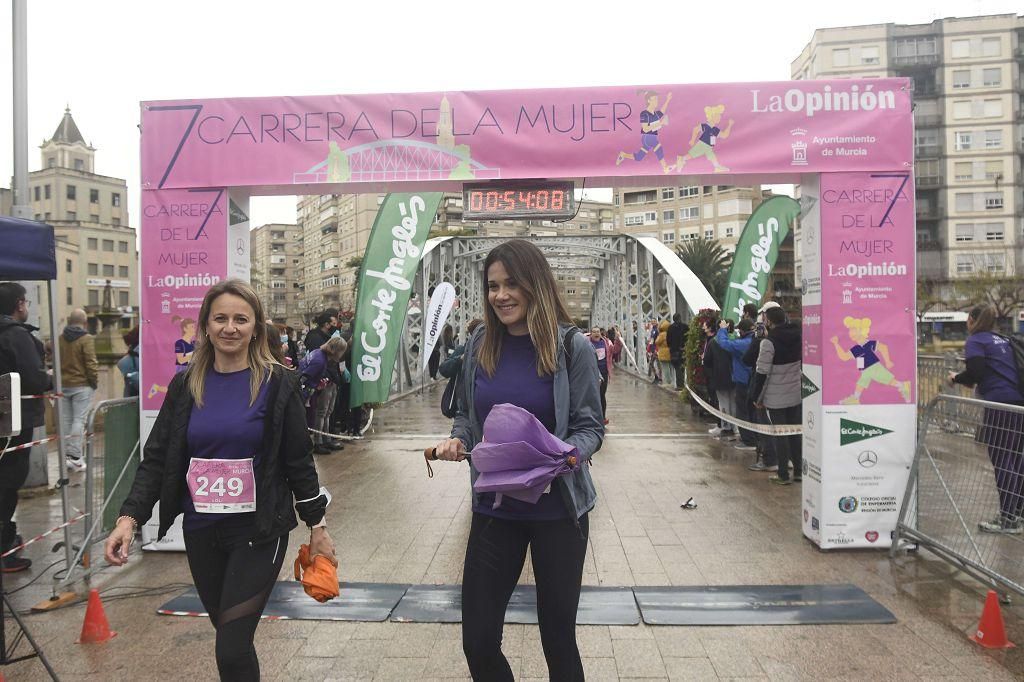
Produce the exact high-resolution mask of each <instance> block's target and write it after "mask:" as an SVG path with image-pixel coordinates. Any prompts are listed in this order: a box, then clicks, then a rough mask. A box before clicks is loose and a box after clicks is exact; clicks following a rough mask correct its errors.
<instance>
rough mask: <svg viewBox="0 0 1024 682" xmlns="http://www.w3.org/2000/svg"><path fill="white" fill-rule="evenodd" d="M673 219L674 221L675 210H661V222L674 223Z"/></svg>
mask: <svg viewBox="0 0 1024 682" xmlns="http://www.w3.org/2000/svg"><path fill="white" fill-rule="evenodd" d="M675 221H676V212H675V211H662V212H661V222H663V223H674V222H675Z"/></svg>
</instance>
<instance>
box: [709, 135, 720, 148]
mask: <svg viewBox="0 0 1024 682" xmlns="http://www.w3.org/2000/svg"><path fill="white" fill-rule="evenodd" d="M717 140H718V136H717V135H712V136H711V137H709V138H708V144H710V145H711V146H712V147H714V146H715V142H716V141H717Z"/></svg>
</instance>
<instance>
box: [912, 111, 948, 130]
mask: <svg viewBox="0 0 1024 682" xmlns="http://www.w3.org/2000/svg"><path fill="white" fill-rule="evenodd" d="M914 123H916V124H917V127H918V128H932V127H934V126H939V125H942V114H919V115H917V116H915V117H914Z"/></svg>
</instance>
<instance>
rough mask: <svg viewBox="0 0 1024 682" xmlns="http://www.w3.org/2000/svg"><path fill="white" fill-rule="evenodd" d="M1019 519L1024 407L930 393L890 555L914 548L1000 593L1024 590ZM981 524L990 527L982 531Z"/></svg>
mask: <svg viewBox="0 0 1024 682" xmlns="http://www.w3.org/2000/svg"><path fill="white" fill-rule="evenodd" d="M1022 516H1024V407H1019V406H1015V405H1007V404H1004V403H993V402H987V401H984V400H976V399H974V398H965V397H961V396H954V395H939V396H936V397H935V398H933V399H932V400H931V401H930V402H929V403H928V405H927V407H926V408H925V409H924V410H923V412H922V414H921V417H920V422H919V428H918V443H917V450H916V452H915V454H914V462H913V465H912V468H911V473H910V481H909V483H908V485H907V490H906V494H905V496H904V498H903V506H902V508H901V511H900V519H899V522H898V524H897V527H896V533H895V536H894V538H893V540H894V541H893V544H892V549H891V550H890V555H891V556H896V555H897V553H900V552H904V551H906V550H907V549H909V548H911V547H912V546H914V545H918V546H920V547H923V548H925V549H927V550H929V551H931V552H933V553H935V554H936V555H938V556H939V557H941V558H942V559H944V560H945V561H947V562H949V563H951V564H953V565H954V566H956V567H957V568H959V569H960V570H963V571H964V572H965V573H968V574H969V575H972V576H973V577H975V578H977V579H978V580H980V581H982V582H984V583H987V584H989V585H991V586H992V587H994V588H996V589H998V590H999V591H1001V592H1006V591H1013V592H1016V593H1018V594H1021V595H1024V561H1022V560H1021V559H1022V557H1024V520H1022ZM985 523H989V524H995V527H992V526H990V527H989V528H988V529H987V530H983V529H982V526H981V524H985ZM993 530H995V531H997V532H991V531H993ZM1000 588H1001V589H1000Z"/></svg>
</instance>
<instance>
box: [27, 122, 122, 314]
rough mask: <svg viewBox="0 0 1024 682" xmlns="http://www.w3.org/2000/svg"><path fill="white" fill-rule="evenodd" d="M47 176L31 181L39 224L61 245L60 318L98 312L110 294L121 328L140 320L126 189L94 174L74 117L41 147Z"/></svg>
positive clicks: (34, 175) (40, 173) (92, 155)
mask: <svg viewBox="0 0 1024 682" xmlns="http://www.w3.org/2000/svg"><path fill="white" fill-rule="evenodd" d="M40 155H41V161H42V169H41V170H37V171H33V172H31V173H29V179H28V183H29V199H30V203H31V208H32V213H33V217H34V218H35V220H39V221H42V222H45V223H48V224H50V225H52V226H53V228H54V236H55V239H56V242H57V290H56V294H57V296H58V297H59V298H58V300H57V310H58V311H61V314H60V315H59V317H60V318H61V319H62V320H63V319H64V317H65V316H66V315H67V312H68V311H70V310H71V309H72V308H84V309H85V310H86V311H88V312H90V313H94V312H98V311H99V310H100V308H101V306H102V305H103V290H104V288H105V287H106V285H107V283H108V282H109V283H110V286H111V288H112V294H113V296H112V301H111V304H112V305H113V307H115V308H117V309H118V310H120V311H121V313H122V320H121V326H122V327H130V326H132V325H133V324H135V322H136V321H137V318H138V305H139V298H138V263H139V254H138V249H137V248H136V238H135V230H134V228H132V227H130V226H129V225H128V209H127V200H128V188H127V185H126V184H125V181H124V180H123V179H121V178H114V177H109V176H106V175H99V174H97V173H96V172H95V162H96V148H95V147H93V146H92V145H90V144H88V143H87V142H86V141H85V138H84V137H83V136H82V133H81V131H80V130H79V129H78V125H76V123H75V120H74V118H73V117H72V116H71V110H70V109H66V110H65V111H64V116H63V118H62V119H61V121H60V123H59V124H58V125H57V129H56V130H55V131H54V133H53V135H52V136H51V137H50V138H49V139H48V140H46V141H45V142H43V144H42V145H41V146H40Z"/></svg>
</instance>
